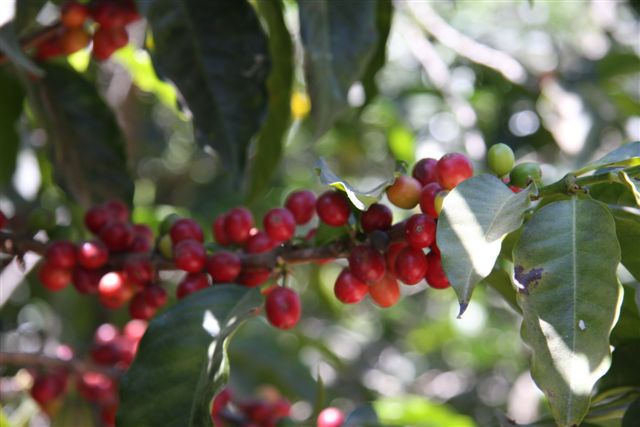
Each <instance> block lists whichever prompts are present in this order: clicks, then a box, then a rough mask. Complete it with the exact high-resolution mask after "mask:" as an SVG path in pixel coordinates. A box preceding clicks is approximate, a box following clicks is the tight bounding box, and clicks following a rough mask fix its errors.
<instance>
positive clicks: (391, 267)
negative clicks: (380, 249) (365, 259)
mask: <svg viewBox="0 0 640 427" xmlns="http://www.w3.org/2000/svg"><path fill="white" fill-rule="evenodd" d="M406 247H407V244H406V243H405V242H396V243H392V244H391V245H390V246H389V248H388V249H387V253H386V254H385V260H386V265H387V271H388V272H390V273H391V274H393V275H394V276H397V273H396V259H397V258H398V254H399V253H400V252H401V251H402V250H403V249H404V248H406Z"/></svg>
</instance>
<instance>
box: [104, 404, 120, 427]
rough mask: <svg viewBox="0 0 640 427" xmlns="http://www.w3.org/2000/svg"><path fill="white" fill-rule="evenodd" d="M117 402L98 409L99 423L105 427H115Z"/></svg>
mask: <svg viewBox="0 0 640 427" xmlns="http://www.w3.org/2000/svg"><path fill="white" fill-rule="evenodd" d="M118 406H119V405H118V402H115V403H111V404H109V405H105V406H103V407H102V408H101V409H100V421H101V422H102V424H104V426H105V427H115V425H116V414H117V413H118Z"/></svg>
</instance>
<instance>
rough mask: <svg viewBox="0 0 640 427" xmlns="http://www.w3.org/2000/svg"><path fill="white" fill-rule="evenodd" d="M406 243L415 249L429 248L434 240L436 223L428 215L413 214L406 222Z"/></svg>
mask: <svg viewBox="0 0 640 427" xmlns="http://www.w3.org/2000/svg"><path fill="white" fill-rule="evenodd" d="M405 236H406V238H407V243H409V244H410V245H411V246H413V247H414V248H417V249H422V248H426V247H427V246H430V245H431V244H432V243H433V242H434V241H435V238H436V222H435V221H434V220H433V219H432V218H431V217H430V216H428V215H425V214H415V215H412V216H411V217H410V218H409V219H408V220H407V225H406V228H405Z"/></svg>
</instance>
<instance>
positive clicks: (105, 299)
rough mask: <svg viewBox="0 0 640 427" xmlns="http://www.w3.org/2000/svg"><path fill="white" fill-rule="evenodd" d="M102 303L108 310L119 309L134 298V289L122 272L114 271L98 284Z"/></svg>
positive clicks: (103, 277)
mask: <svg viewBox="0 0 640 427" xmlns="http://www.w3.org/2000/svg"><path fill="white" fill-rule="evenodd" d="M98 295H99V297H100V303H101V304H102V305H104V306H105V307H107V308H112V309H115V308H118V307H121V306H122V305H124V303H126V302H127V301H129V300H130V299H131V297H132V296H133V287H132V286H131V284H130V283H129V282H128V281H127V278H126V276H125V274H124V273H123V272H121V271H112V272H109V273H107V274H105V275H104V276H102V278H101V279H100V283H99V284H98Z"/></svg>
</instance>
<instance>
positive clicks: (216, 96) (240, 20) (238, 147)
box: [138, 0, 270, 175]
mask: <svg viewBox="0 0 640 427" xmlns="http://www.w3.org/2000/svg"><path fill="white" fill-rule="evenodd" d="M138 5H139V8H140V10H141V11H142V12H143V14H144V15H145V16H146V17H147V19H148V21H149V24H150V26H151V29H152V31H153V40H154V46H155V48H154V50H153V59H154V64H155V65H156V67H157V69H158V71H159V73H160V74H161V75H164V76H166V77H168V78H169V79H170V80H171V81H173V82H174V83H175V85H176V86H177V88H178V90H179V91H180V93H181V94H182V96H183V97H184V99H185V101H186V103H187V105H188V107H189V109H190V110H191V112H192V113H193V121H194V127H195V129H194V132H195V139H196V141H197V142H198V143H199V144H200V145H202V146H210V147H212V148H214V149H215V150H216V151H217V152H218V153H219V155H220V157H221V158H222V163H223V165H224V166H225V167H226V168H228V170H230V171H231V172H232V173H234V174H236V175H237V174H240V173H241V172H242V170H243V169H244V166H245V162H246V155H247V149H248V147H249V143H250V141H251V138H252V137H253V136H254V134H255V133H256V132H257V131H258V129H259V128H260V125H261V123H262V120H263V118H264V114H265V111H266V105H267V94H266V80H267V74H268V72H269V63H270V59H269V52H268V48H267V39H266V37H265V35H264V33H263V31H262V28H261V26H260V22H259V21H258V18H257V16H256V14H255V12H254V10H253V8H252V7H251V6H250V5H249V4H248V3H247V2H246V1H245V0H238V1H234V2H221V1H209V0H157V1H153V2H149V1H142V0H139V1H138Z"/></svg>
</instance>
